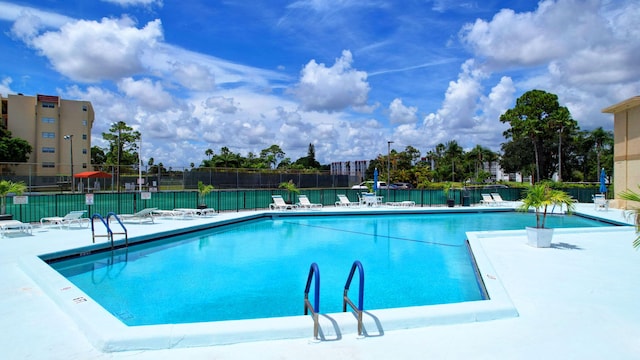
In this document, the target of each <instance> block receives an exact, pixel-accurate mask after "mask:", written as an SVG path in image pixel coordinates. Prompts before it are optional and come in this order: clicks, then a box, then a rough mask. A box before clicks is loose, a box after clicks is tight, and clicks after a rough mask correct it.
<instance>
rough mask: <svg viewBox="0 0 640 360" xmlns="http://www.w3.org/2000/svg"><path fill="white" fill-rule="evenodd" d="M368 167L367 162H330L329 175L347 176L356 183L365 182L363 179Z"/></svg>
mask: <svg viewBox="0 0 640 360" xmlns="http://www.w3.org/2000/svg"><path fill="white" fill-rule="evenodd" d="M368 167H369V161H368V160H356V161H338V162H332V163H331V175H348V176H350V177H351V178H353V179H355V181H356V182H360V181H363V180H366V179H364V177H365V173H366V171H367V168H368Z"/></svg>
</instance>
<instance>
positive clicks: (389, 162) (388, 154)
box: [387, 141, 393, 201]
mask: <svg viewBox="0 0 640 360" xmlns="http://www.w3.org/2000/svg"><path fill="white" fill-rule="evenodd" d="M391 144H393V141H387V201H390V200H389V188H390V187H391Z"/></svg>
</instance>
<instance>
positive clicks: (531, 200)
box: [518, 183, 575, 248]
mask: <svg viewBox="0 0 640 360" xmlns="http://www.w3.org/2000/svg"><path fill="white" fill-rule="evenodd" d="M549 206H552V207H555V206H560V208H561V209H562V206H566V207H567V213H569V214H570V213H571V212H572V211H573V209H574V207H575V205H574V201H573V198H572V197H571V195H569V194H567V193H566V192H564V191H561V190H556V189H552V188H551V187H550V186H549V184H547V183H538V184H535V185H533V186H531V187H529V188H528V189H526V190H525V193H524V198H522V205H521V206H520V207H518V210H519V211H525V212H528V211H529V209H530V208H533V209H534V210H535V213H536V226H535V227H527V239H528V242H527V244H529V245H531V246H533V247H539V248H545V247H550V246H551V240H552V238H553V229H550V228H547V227H546V226H545V225H546V221H547V211H548V210H549Z"/></svg>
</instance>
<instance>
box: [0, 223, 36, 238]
mask: <svg viewBox="0 0 640 360" xmlns="http://www.w3.org/2000/svg"><path fill="white" fill-rule="evenodd" d="M32 228H33V227H32V226H31V224H29V223H23V222H22V221H18V220H0V236H2V237H5V235H6V234H7V233H8V232H22V233H25V234H27V235H31V230H32Z"/></svg>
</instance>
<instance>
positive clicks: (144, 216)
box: [118, 208, 158, 223]
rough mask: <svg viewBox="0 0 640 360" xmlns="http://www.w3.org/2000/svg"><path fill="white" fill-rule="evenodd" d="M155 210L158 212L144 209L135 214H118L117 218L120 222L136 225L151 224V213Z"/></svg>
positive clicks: (152, 209)
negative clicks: (134, 222)
mask: <svg viewBox="0 0 640 360" xmlns="http://www.w3.org/2000/svg"><path fill="white" fill-rule="evenodd" d="M156 210H158V208H146V209H142V210H140V211H138V212H137V213H135V214H118V218H120V220H122V221H137V222H138V223H142V222H143V221H148V222H151V223H153V222H154V221H153V212H154V211H156Z"/></svg>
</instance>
